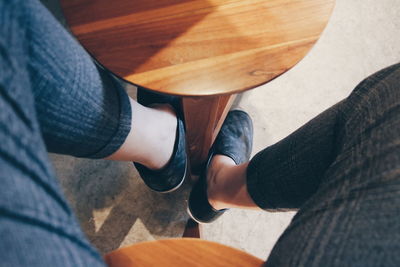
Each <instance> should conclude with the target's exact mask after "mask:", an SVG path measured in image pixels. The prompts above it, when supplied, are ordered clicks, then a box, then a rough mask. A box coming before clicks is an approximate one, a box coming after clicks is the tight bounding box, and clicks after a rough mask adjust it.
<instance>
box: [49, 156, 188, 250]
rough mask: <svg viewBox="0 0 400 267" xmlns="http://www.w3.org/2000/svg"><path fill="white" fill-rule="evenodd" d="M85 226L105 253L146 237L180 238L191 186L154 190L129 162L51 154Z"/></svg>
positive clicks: (95, 243)
mask: <svg viewBox="0 0 400 267" xmlns="http://www.w3.org/2000/svg"><path fill="white" fill-rule="evenodd" d="M51 159H52V161H53V164H54V166H55V169H56V172H57V174H58V177H59V179H60V182H61V185H62V187H63V189H64V192H65V194H66V196H67V199H68V200H69V201H70V203H71V206H72V208H73V209H74V211H75V213H76V215H77V217H78V219H79V221H80V223H81V226H82V229H83V231H84V232H85V233H86V235H87V237H88V238H89V240H90V241H91V242H92V244H93V245H95V246H96V247H97V248H98V249H99V250H100V252H101V253H107V252H110V251H112V250H115V249H117V248H119V247H120V246H121V245H122V246H125V245H129V244H132V243H136V242H140V241H143V240H152V239H158V238H167V237H181V236H182V233H183V231H184V227H185V223H186V221H187V219H188V217H187V215H186V211H185V209H186V198H187V194H188V190H189V186H188V185H187V184H185V185H184V186H183V187H182V188H180V189H179V190H177V191H176V192H174V193H171V194H159V193H155V192H152V191H150V190H149V189H148V188H147V187H146V186H145V185H144V183H143V182H142V181H141V179H140V177H139V175H138V173H137V172H136V170H135V169H134V167H133V165H132V164H131V163H126V162H125V163H123V162H112V161H105V160H88V159H77V158H72V157H67V156H60V155H51Z"/></svg>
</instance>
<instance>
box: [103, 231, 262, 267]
mask: <svg viewBox="0 0 400 267" xmlns="http://www.w3.org/2000/svg"><path fill="white" fill-rule="evenodd" d="M105 261H106V262H107V264H108V265H109V266H110V267H133V266H167V267H168V266H174V267H176V266H216V267H217V266H221V267H226V266H241V267H254V266H261V265H262V264H263V261H262V260H261V259H259V258H256V257H254V256H252V255H250V254H248V253H245V252H243V251H240V250H238V249H234V248H231V247H227V246H224V245H221V244H218V243H214V242H210V241H205V240H200V239H191V238H184V239H170V240H158V241H151V242H144V243H138V244H136V245H133V246H130V247H126V248H122V249H119V250H116V251H113V252H111V253H110V254H108V255H106V256H105Z"/></svg>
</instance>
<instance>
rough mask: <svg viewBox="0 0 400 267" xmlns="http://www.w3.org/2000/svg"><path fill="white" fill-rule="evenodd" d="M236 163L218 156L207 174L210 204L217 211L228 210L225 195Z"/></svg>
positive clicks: (225, 157) (213, 160)
mask: <svg viewBox="0 0 400 267" xmlns="http://www.w3.org/2000/svg"><path fill="white" fill-rule="evenodd" d="M235 166H236V164H235V162H234V161H233V160H232V159H231V158H229V157H227V156H224V155H216V156H215V157H214V158H213V159H212V161H211V163H210V167H209V169H208V172H207V196H208V202H209V203H210V205H211V206H212V207H213V208H214V209H216V210H222V209H225V208H228V207H227V206H226V201H224V200H225V199H226V198H227V197H229V196H226V195H225V194H224V193H225V188H226V186H229V185H228V184H227V182H229V175H230V173H231V171H230V169H232V168H235Z"/></svg>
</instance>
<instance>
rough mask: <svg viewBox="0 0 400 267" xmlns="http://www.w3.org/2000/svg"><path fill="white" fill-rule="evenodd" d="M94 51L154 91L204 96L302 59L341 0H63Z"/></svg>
mask: <svg viewBox="0 0 400 267" xmlns="http://www.w3.org/2000/svg"><path fill="white" fill-rule="evenodd" d="M61 2H62V7H63V11H64V14H65V17H66V19H67V22H68V24H69V26H70V28H71V30H72V32H73V33H74V35H75V36H76V37H77V39H78V40H79V41H80V43H81V44H82V45H83V46H84V47H85V48H86V50H87V51H89V53H90V54H91V55H92V56H94V58H96V60H97V61H98V62H99V63H100V64H102V65H103V66H105V67H106V68H108V69H109V70H111V71H112V72H113V73H114V74H116V75H117V76H119V77H121V78H123V79H125V80H127V81H129V82H131V83H133V84H135V85H140V86H143V87H146V88H149V89H151V90H154V91H158V92H162V93H167V94H173V95H182V96H201V95H217V94H232V93H236V92H240V91H243V90H247V89H251V88H254V87H256V86H259V85H262V84H264V83H266V82H268V81H270V80H272V79H274V78H275V77H277V76H279V75H280V74H282V73H284V72H285V71H287V70H288V69H290V68H291V67H293V66H294V65H295V64H296V63H297V62H299V61H300V60H301V59H302V58H303V57H304V56H305V55H306V53H307V52H308V51H309V50H310V49H311V47H312V46H313V45H314V44H315V42H316V41H317V40H318V38H319V37H320V35H321V33H322V31H323V29H324V28H325V26H326V24H327V22H328V20H329V17H330V15H331V12H332V10H333V7H334V3H335V1H334V0H114V1H110V0H62V1H61Z"/></svg>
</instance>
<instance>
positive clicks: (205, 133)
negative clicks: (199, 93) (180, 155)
mask: <svg viewBox="0 0 400 267" xmlns="http://www.w3.org/2000/svg"><path fill="white" fill-rule="evenodd" d="M235 97H236V95H223V96H212V97H184V98H183V99H182V105H183V111H184V114H185V122H186V140H187V143H188V148H189V157H190V164H191V170H192V173H195V174H198V173H199V172H200V171H201V165H202V164H203V163H204V162H205V161H206V159H207V155H208V151H209V149H210V147H211V145H212V144H213V142H214V140H215V138H216V137H217V135H218V132H219V130H220V129H221V126H222V124H223V122H224V120H225V117H226V115H227V114H228V111H229V109H230V108H231V106H232V103H233V101H234V100H235Z"/></svg>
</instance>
